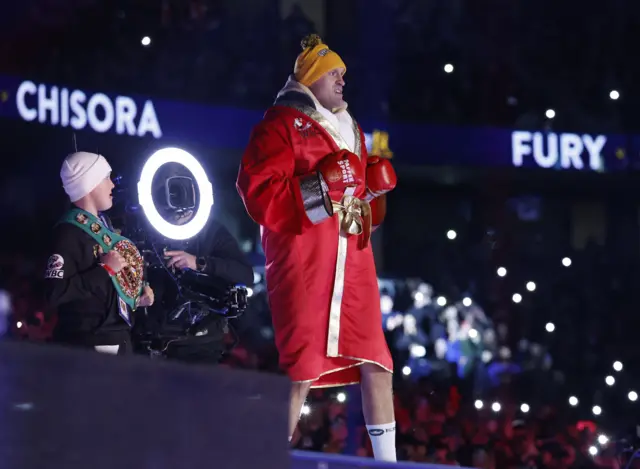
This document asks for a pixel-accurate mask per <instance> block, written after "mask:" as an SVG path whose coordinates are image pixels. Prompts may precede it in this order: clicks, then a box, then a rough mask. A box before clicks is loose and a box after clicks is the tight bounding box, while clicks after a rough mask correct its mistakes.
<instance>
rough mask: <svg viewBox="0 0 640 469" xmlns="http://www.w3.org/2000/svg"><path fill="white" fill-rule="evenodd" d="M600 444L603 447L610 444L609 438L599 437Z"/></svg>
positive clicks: (605, 436)
mask: <svg viewBox="0 0 640 469" xmlns="http://www.w3.org/2000/svg"><path fill="white" fill-rule="evenodd" d="M598 443H599V444H601V445H606V444H607V443H609V437H608V436H607V435H598Z"/></svg>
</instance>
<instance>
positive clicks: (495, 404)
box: [491, 402, 502, 412]
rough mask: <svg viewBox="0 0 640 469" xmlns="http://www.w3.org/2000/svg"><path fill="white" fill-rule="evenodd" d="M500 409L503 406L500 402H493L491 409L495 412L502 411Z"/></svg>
mask: <svg viewBox="0 0 640 469" xmlns="http://www.w3.org/2000/svg"><path fill="white" fill-rule="evenodd" d="M500 409H502V406H501V405H500V403H499V402H494V403H493V404H491V410H493V411H494V412H500Z"/></svg>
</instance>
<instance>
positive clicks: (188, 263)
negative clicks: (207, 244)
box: [164, 251, 198, 270]
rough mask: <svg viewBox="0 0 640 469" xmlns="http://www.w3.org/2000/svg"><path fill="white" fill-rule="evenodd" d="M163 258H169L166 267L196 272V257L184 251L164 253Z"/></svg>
mask: <svg viewBox="0 0 640 469" xmlns="http://www.w3.org/2000/svg"><path fill="white" fill-rule="evenodd" d="M164 254H165V256H167V257H170V258H171V259H169V262H167V267H175V268H178V269H191V270H198V266H197V265H196V256H194V255H193V254H189V253H188V252H184V251H166V252H165V253H164Z"/></svg>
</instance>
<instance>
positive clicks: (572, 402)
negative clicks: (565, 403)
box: [569, 396, 578, 407]
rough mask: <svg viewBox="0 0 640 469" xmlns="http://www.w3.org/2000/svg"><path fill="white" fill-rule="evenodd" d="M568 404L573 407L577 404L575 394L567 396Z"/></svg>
mask: <svg viewBox="0 0 640 469" xmlns="http://www.w3.org/2000/svg"><path fill="white" fill-rule="evenodd" d="M569 405H570V406H571V407H575V406H577V405H578V398H577V397H576V396H571V397H570V398H569Z"/></svg>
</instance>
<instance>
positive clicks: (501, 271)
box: [497, 267, 507, 277]
mask: <svg viewBox="0 0 640 469" xmlns="http://www.w3.org/2000/svg"><path fill="white" fill-rule="evenodd" d="M497 274H498V277H504V276H505V275H507V269H505V268H504V267H498V272H497Z"/></svg>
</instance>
